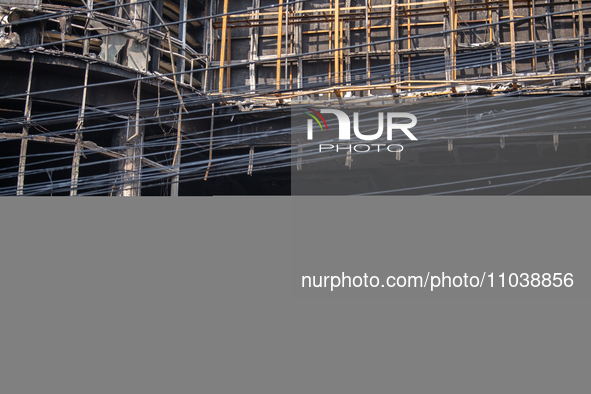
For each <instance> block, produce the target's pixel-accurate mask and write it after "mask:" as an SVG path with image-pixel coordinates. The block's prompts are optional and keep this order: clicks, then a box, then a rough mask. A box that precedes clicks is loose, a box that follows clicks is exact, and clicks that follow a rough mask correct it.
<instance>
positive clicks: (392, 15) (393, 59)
mask: <svg viewBox="0 0 591 394" xmlns="http://www.w3.org/2000/svg"><path fill="white" fill-rule="evenodd" d="M391 4H392V9H391V11H390V40H395V39H396V0H392V3H391ZM395 52H396V42H395V41H390V82H392V83H395V82H396V76H395V75H396V65H395V63H396V54H395Z"/></svg>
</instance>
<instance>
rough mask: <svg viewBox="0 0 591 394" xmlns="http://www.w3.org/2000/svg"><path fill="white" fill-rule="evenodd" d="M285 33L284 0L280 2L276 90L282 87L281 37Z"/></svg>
mask: <svg viewBox="0 0 591 394" xmlns="http://www.w3.org/2000/svg"><path fill="white" fill-rule="evenodd" d="M282 33H283V0H279V15H278V18H277V79H276V86H275V87H276V89H277V90H279V88H280V87H281V37H282Z"/></svg>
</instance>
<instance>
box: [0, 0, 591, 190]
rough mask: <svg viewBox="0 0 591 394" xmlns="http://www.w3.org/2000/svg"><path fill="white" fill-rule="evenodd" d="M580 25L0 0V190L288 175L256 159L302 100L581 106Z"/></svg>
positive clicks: (341, 11) (388, 10)
mask: <svg viewBox="0 0 591 394" xmlns="http://www.w3.org/2000/svg"><path fill="white" fill-rule="evenodd" d="M590 14H591V0H557V1H553V0H544V1H536V0H495V1H493V0H426V1H411V0H408V1H401V0H317V1H301V0H294V1H284V0H278V1H277V2H270V1H265V0H237V1H229V0H214V1H191V2H189V1H188V0H63V1H49V0H43V1H41V0H0V20H1V26H0V62H1V63H2V65H3V69H5V70H6V72H7V73H8V75H10V78H6V83H5V86H4V88H3V91H2V92H0V93H1V97H0V110H1V111H2V113H3V114H5V115H6V116H3V119H2V120H1V122H0V144H3V146H4V147H5V149H3V151H4V152H5V153H4V154H3V160H4V161H5V165H4V171H3V172H2V174H0V183H1V184H0V194H17V195H23V194H53V193H54V191H56V192H57V193H58V194H59V193H62V194H64V193H66V194H69V195H78V194H101V195H128V196H132V195H140V194H142V190H144V192H145V191H146V189H147V186H146V185H152V186H153V187H159V188H160V189H159V190H157V191H155V192H154V191H151V192H150V193H155V194H165V195H179V194H181V193H179V185H181V184H182V183H183V182H187V183H189V182H201V183H200V184H199V185H203V183H204V182H203V181H206V180H208V179H209V182H210V184H211V183H212V179H214V178H216V177H222V176H233V175H236V174H242V173H246V174H247V175H248V176H253V174H255V175H256V173H257V171H256V170H257V169H261V170H263V171H267V170H278V169H282V168H289V166H290V163H289V160H287V159H286V155H285V152H283V153H279V154H276V155H275V156H274V157H272V156H273V155H272V154H273V152H277V149H284V148H286V147H290V146H291V141H290V139H289V122H288V114H289V107H290V105H292V104H296V103H301V102H307V103H313V102H322V103H326V102H332V101H334V102H336V103H337V104H338V105H344V103H347V102H350V103H353V102H356V100H357V101H358V100H364V99H371V98H375V97H383V98H385V99H390V100H391V99H400V98H413V97H454V96H458V95H460V96H461V95H470V94H477V95H482V94H485V95H504V94H507V93H510V92H523V93H524V94H528V95H536V94H554V93H561V92H563V93H564V92H570V93H572V92H578V93H580V94H582V95H586V91H587V86H588V83H590V82H591V79H589V76H590V74H589V71H588V70H587V66H588V61H587V59H588V53H589V48H588V46H589V39H588V38H587V37H588V36H589V34H588V30H589V27H590V23H591V18H590ZM586 53H587V55H586ZM578 93H577V94H578ZM327 100H328V101H327ZM235 117H239V119H240V121H239V122H238V124H237V123H235V122H234V119H235ZM31 142H33V143H34V144H31V145H33V146H35V145H36V144H42V145H51V146H53V147H52V148H47V149H45V150H44V149H40V150H34V151H33V153H31V146H29V145H30V143H31ZM17 145H18V146H17ZM55 146H62V147H68V150H60V149H58V148H54V147H55ZM255 148H256V149H255ZM70 149H73V150H70ZM90 153H92V156H93V157H94V159H93V160H89V159H88V158H87V154H90ZM216 154H217V155H218V157H219V159H216ZM287 156H289V155H287ZM181 159H182V160H181ZM31 160H33V161H31ZM54 173H55V174H57V173H60V174H61V175H59V177H58V178H59V181H56V180H54V177H55V176H57V175H55V176H54ZM66 173H67V175H66ZM281 176H285V174H283V175H281ZM27 179H28V180H27ZM232 182H233V185H234V186H235V187H237V188H239V189H241V188H244V185H243V184H236V182H235V181H234V180H233V181H232ZM273 182H275V181H273ZM56 183H57V186H56V185H55V184H56ZM154 185H158V186H154ZM199 187H201V186H199ZM265 187H267V186H265ZM269 187H270V186H269ZM271 193H272V191H271Z"/></svg>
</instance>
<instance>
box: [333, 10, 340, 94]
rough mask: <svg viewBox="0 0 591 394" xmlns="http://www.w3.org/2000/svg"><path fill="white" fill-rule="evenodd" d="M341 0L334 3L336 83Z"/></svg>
mask: <svg viewBox="0 0 591 394" xmlns="http://www.w3.org/2000/svg"><path fill="white" fill-rule="evenodd" d="M340 19H341V18H340V0H335V3H334V21H335V22H334V49H335V52H334V75H335V83H339V73H340V70H339V48H340V46H339V36H340V35H339V26H340Z"/></svg>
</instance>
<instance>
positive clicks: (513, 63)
mask: <svg viewBox="0 0 591 394" xmlns="http://www.w3.org/2000/svg"><path fill="white" fill-rule="evenodd" d="M514 19H515V10H514V9H513V0H509V20H510V21H511V22H510V23H509V29H510V32H511V74H512V75H515V74H516V73H517V63H516V61H515V21H514Z"/></svg>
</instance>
